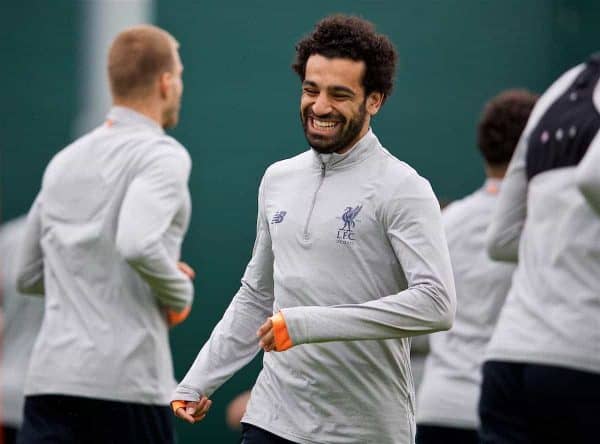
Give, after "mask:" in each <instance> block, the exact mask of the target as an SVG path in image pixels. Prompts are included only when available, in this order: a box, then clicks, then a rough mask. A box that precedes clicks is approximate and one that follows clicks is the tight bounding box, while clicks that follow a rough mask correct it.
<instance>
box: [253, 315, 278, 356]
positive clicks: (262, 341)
mask: <svg viewBox="0 0 600 444" xmlns="http://www.w3.org/2000/svg"><path fill="white" fill-rule="evenodd" d="M256 336H258V338H259V341H258V345H259V346H260V348H262V349H263V350H264V351H266V352H270V351H273V350H275V333H274V332H273V321H271V318H269V319H267V322H265V323H264V324H263V325H261V326H260V328H259V329H258V331H257V332H256Z"/></svg>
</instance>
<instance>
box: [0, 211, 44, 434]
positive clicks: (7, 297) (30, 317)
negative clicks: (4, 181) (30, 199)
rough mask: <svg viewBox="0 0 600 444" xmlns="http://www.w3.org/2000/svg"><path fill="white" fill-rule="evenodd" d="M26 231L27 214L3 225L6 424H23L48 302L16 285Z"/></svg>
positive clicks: (0, 386)
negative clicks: (34, 352) (26, 392)
mask: <svg viewBox="0 0 600 444" xmlns="http://www.w3.org/2000/svg"><path fill="white" fill-rule="evenodd" d="M24 232H25V217H24V216H23V217H19V218H17V219H14V220H11V221H10V222H7V223H5V224H4V225H2V226H1V227H0V254H1V256H0V281H1V282H2V296H1V297H0V301H1V302H2V347H0V398H2V412H1V418H0V420H1V421H2V424H8V425H11V426H12V427H17V428H18V427H20V426H21V423H22V422H23V404H24V399H23V398H24V396H25V395H24V394H23V388H24V385H25V374H26V372H27V367H28V365H29V357H30V356H31V349H32V348H33V343H34V341H35V338H36V337H37V334H38V331H39V329H40V325H41V324H42V316H43V315H44V301H43V300H42V299H41V298H38V297H34V296H25V295H22V294H20V293H18V292H17V289H16V287H15V280H16V266H17V261H16V258H15V255H16V252H17V248H18V246H19V243H20V242H21V239H22V237H23V234H24Z"/></svg>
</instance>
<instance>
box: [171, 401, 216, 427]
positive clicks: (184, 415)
mask: <svg viewBox="0 0 600 444" xmlns="http://www.w3.org/2000/svg"><path fill="white" fill-rule="evenodd" d="M211 405H212V401H211V400H210V399H208V398H207V397H206V396H203V397H202V398H201V399H200V401H186V402H185V407H179V408H178V409H177V410H176V411H175V416H177V417H178V418H181V419H183V420H184V421H187V422H189V423H190V424H195V423H197V422H200V421H202V420H203V419H204V418H205V417H206V414H207V413H208V410H209V409H210V406H211Z"/></svg>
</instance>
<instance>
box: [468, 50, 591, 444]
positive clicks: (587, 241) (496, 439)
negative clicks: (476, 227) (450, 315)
mask: <svg viewBox="0 0 600 444" xmlns="http://www.w3.org/2000/svg"><path fill="white" fill-rule="evenodd" d="M599 79H600V55H596V56H593V57H592V58H590V59H589V60H588V61H587V62H586V63H583V64H581V65H579V66H577V67H575V68H573V69H571V70H569V71H568V72H567V73H566V74H564V75H563V76H561V77H560V78H559V79H558V80H557V81H556V82H555V83H554V84H553V85H552V86H551V87H550V88H549V89H548V90H547V91H546V92H545V93H544V95H543V96H542V97H541V98H540V100H539V101H538V103H537V105H536V107H535V108H534V110H533V113H532V115H531V118H530V119H529V122H528V123H527V127H526V128H525V131H524V133H523V136H522V137H521V140H520V142H519V145H518V147H517V150H516V151H515V154H514V156H513V158H512V160H511V163H510V165H509V168H508V172H507V174H506V178H505V180H504V183H503V186H502V189H501V191H500V196H499V198H498V206H497V207H496V210H495V212H494V216H493V218H492V224H491V227H490V231H489V237H488V242H489V252H490V254H491V256H492V257H493V258H495V259H497V260H505V261H517V260H518V265H517V269H516V271H515V274H514V277H513V282H512V286H511V289H510V292H509V294H508V297H507V300H506V303H505V305H504V307H503V309H502V312H501V314H500V318H499V319H498V324H497V327H496V330H495V331H494V335H493V336H492V339H491V341H490V345H489V348H488V351H487V353H486V356H485V358H486V362H485V364H484V367H483V384H482V389H481V400H480V405H479V412H480V416H481V438H482V442H483V443H550V442H552V443H554V442H556V443H559V442H560V443H569V444H577V443H592V442H598V412H599V411H600V353H599V344H600V297H599V289H600V242H599V239H600V220H599V219H598V216H597V214H595V213H594V210H593V209H592V207H591V206H590V205H589V204H588V202H587V201H586V200H585V199H584V197H583V195H582V194H581V193H580V192H579V189H578V188H577V181H576V177H577V176H576V167H577V165H578V164H579V162H580V160H581V159H582V157H583V156H584V155H585V153H586V151H587V150H588V148H589V147H590V146H591V145H593V144H597V143H598V137H599V132H598V130H599V128H600V113H599V110H600V88H599V85H600V82H599Z"/></svg>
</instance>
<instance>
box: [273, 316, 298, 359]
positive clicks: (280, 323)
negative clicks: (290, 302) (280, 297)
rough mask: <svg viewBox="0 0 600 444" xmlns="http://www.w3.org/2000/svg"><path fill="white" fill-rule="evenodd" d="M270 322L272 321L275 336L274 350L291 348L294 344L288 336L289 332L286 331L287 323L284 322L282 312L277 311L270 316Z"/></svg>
mask: <svg viewBox="0 0 600 444" xmlns="http://www.w3.org/2000/svg"><path fill="white" fill-rule="evenodd" d="M270 319H271V322H272V323H273V336H274V337H275V350H276V351H284V350H287V349H288V348H291V347H292V346H293V345H294V344H292V338H290V334H289V333H288V329H287V325H286V324H285V319H284V317H283V313H282V312H279V313H277V314H275V315H273V316H271V318H270Z"/></svg>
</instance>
